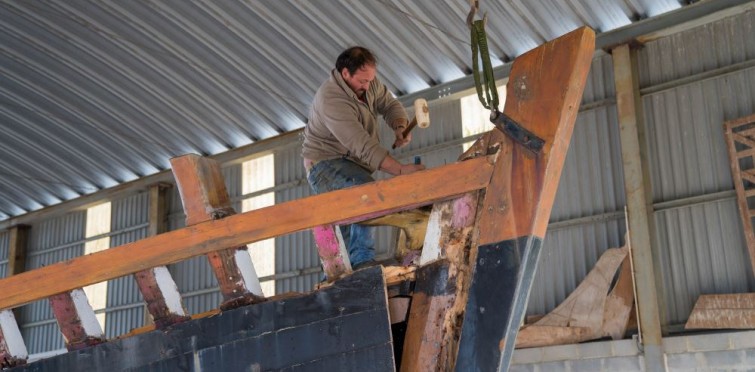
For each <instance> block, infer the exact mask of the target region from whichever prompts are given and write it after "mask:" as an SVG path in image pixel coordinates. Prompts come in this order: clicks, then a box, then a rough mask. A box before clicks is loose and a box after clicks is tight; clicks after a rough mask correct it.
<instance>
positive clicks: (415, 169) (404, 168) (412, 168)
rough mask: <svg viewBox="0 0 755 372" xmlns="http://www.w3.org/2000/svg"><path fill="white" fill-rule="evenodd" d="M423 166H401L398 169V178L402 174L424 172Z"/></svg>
mask: <svg viewBox="0 0 755 372" xmlns="http://www.w3.org/2000/svg"><path fill="white" fill-rule="evenodd" d="M424 169H425V166H424V164H401V168H400V169H399V174H398V175H399V176H400V175H403V174H412V173H414V172H419V171H421V170H424Z"/></svg>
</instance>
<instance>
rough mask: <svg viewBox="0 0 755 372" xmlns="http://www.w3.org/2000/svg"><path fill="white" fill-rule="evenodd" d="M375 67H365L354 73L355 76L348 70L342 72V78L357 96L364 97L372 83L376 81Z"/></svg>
mask: <svg viewBox="0 0 755 372" xmlns="http://www.w3.org/2000/svg"><path fill="white" fill-rule="evenodd" d="M376 70H377V69H376V68H375V66H370V65H365V66H362V68H360V69H358V70H356V71H354V75H352V74H350V73H349V70H348V69H345V68H344V69H343V70H341V76H342V77H343V80H344V81H345V82H346V84H348V85H349V88H351V90H353V91H354V93H356V94H357V97H362V96H363V95H364V92H366V91H367V88H368V87H369V86H370V83H371V82H372V81H373V80H375V72H376Z"/></svg>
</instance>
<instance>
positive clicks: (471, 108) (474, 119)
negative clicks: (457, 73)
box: [460, 85, 506, 151]
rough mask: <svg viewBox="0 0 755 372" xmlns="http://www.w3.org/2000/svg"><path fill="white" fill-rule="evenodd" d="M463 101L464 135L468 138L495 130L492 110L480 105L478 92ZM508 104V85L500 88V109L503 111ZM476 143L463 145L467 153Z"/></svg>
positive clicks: (463, 98) (462, 127) (471, 142)
mask: <svg viewBox="0 0 755 372" xmlns="http://www.w3.org/2000/svg"><path fill="white" fill-rule="evenodd" d="M460 101H461V130H462V135H463V136H464V137H465V138H466V137H469V136H472V135H475V134H480V133H484V132H487V131H489V130H491V129H493V125H492V124H491V123H490V110H488V109H486V108H485V107H483V106H482V103H480V99H479V98H478V97H477V92H474V93H472V94H470V95H468V96H466V97H462V98H461V99H460ZM505 103H506V85H501V86H499V87H498V109H499V110H503V107H504V104H505ZM473 143H474V141H470V142H465V143H464V144H463V148H464V151H467V149H469V147H470V146H472V144H473Z"/></svg>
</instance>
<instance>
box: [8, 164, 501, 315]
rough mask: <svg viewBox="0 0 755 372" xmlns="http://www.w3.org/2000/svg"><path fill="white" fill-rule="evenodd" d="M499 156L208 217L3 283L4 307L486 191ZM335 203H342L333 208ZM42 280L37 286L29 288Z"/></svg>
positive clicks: (11, 278)
mask: <svg viewBox="0 0 755 372" xmlns="http://www.w3.org/2000/svg"><path fill="white" fill-rule="evenodd" d="M492 163H493V160H492V159H491V158H489V157H481V158H478V159H472V160H468V161H464V162H459V163H454V164H449V165H446V166H443V167H438V168H434V169H429V170H425V171H422V172H417V173H414V174H410V175H406V176H400V177H394V178H391V179H388V180H381V181H377V182H374V183H369V184H366V185H362V186H357V187H352V188H348V189H344V190H338V191H334V192H329V193H325V194H320V195H315V196H311V197H307V198H303V199H299V200H295V201H290V202H286V203H281V204H278V205H274V206H271V207H266V208H261V209H257V210H254V211H250V212H247V213H242V214H236V215H232V216H229V217H226V218H223V219H220V220H213V221H206V222H202V223H198V224H196V225H193V226H189V227H186V228H183V229H180V230H176V231H171V232H167V233H165V234H160V235H157V236H155V237H151V238H148V239H144V240H139V241H136V242H133V243H129V244H125V245H122V246H118V247H114V248H110V249H108V250H105V251H101V252H97V253H94V254H90V255H86V256H82V257H78V258H75V259H72V260H68V261H64V262H60V263H56V264H52V265H49V266H46V267H43V268H40V269H37V270H33V271H29V272H26V273H22V274H19V275H14V276H12V277H8V278H5V279H2V280H0V293H2V294H3V295H2V296H0V309H7V308H13V307H17V306H20V305H23V304H26V303H29V302H32V301H35V300H38V299H42V298H45V297H48V296H50V295H52V294H56V293H61V292H65V291H68V290H72V289H74V288H79V287H83V286H86V285H89V284H93V283H99V282H102V281H105V280H110V279H114V278H118V277H121V276H124V275H129V274H132V273H135V272H137V271H140V270H144V269H147V268H151V267H155V266H160V265H168V264H171V263H175V262H178V261H181V260H185V259H188V258H191V257H194V256H198V255H201V254H206V253H209V252H213V251H217V250H221V249H226V248H228V247H235V246H239V245H241V244H246V243H251V242H255V241H260V240H264V239H268V238H271V237H275V236H279V235H284V234H288V233H292V232H296V231H301V230H304V229H308V228H312V227H314V226H318V225H324V224H332V223H339V224H342V223H350V222H357V221H361V220H365V219H369V218H374V217H378V216H380V215H385V214H388V213H392V212H396V211H399V210H408V209H412V208H416V207H418V206H422V205H428V204H432V203H434V202H436V201H439V200H447V199H450V198H452V197H454V196H458V195H461V194H464V193H466V192H469V191H474V190H479V189H482V188H485V187H486V186H487V184H488V182H489V181H490V175H491V173H492V169H493V164H492ZM333 206H338V208H334V207H333ZM28 283H35V285H28Z"/></svg>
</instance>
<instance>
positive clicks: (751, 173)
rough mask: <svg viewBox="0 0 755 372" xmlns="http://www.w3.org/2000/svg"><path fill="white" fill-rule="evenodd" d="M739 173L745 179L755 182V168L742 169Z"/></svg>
mask: <svg viewBox="0 0 755 372" xmlns="http://www.w3.org/2000/svg"><path fill="white" fill-rule="evenodd" d="M739 175H740V176H741V177H742V179H743V180H745V181H748V182H751V183H755V169H740V173H739Z"/></svg>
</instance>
